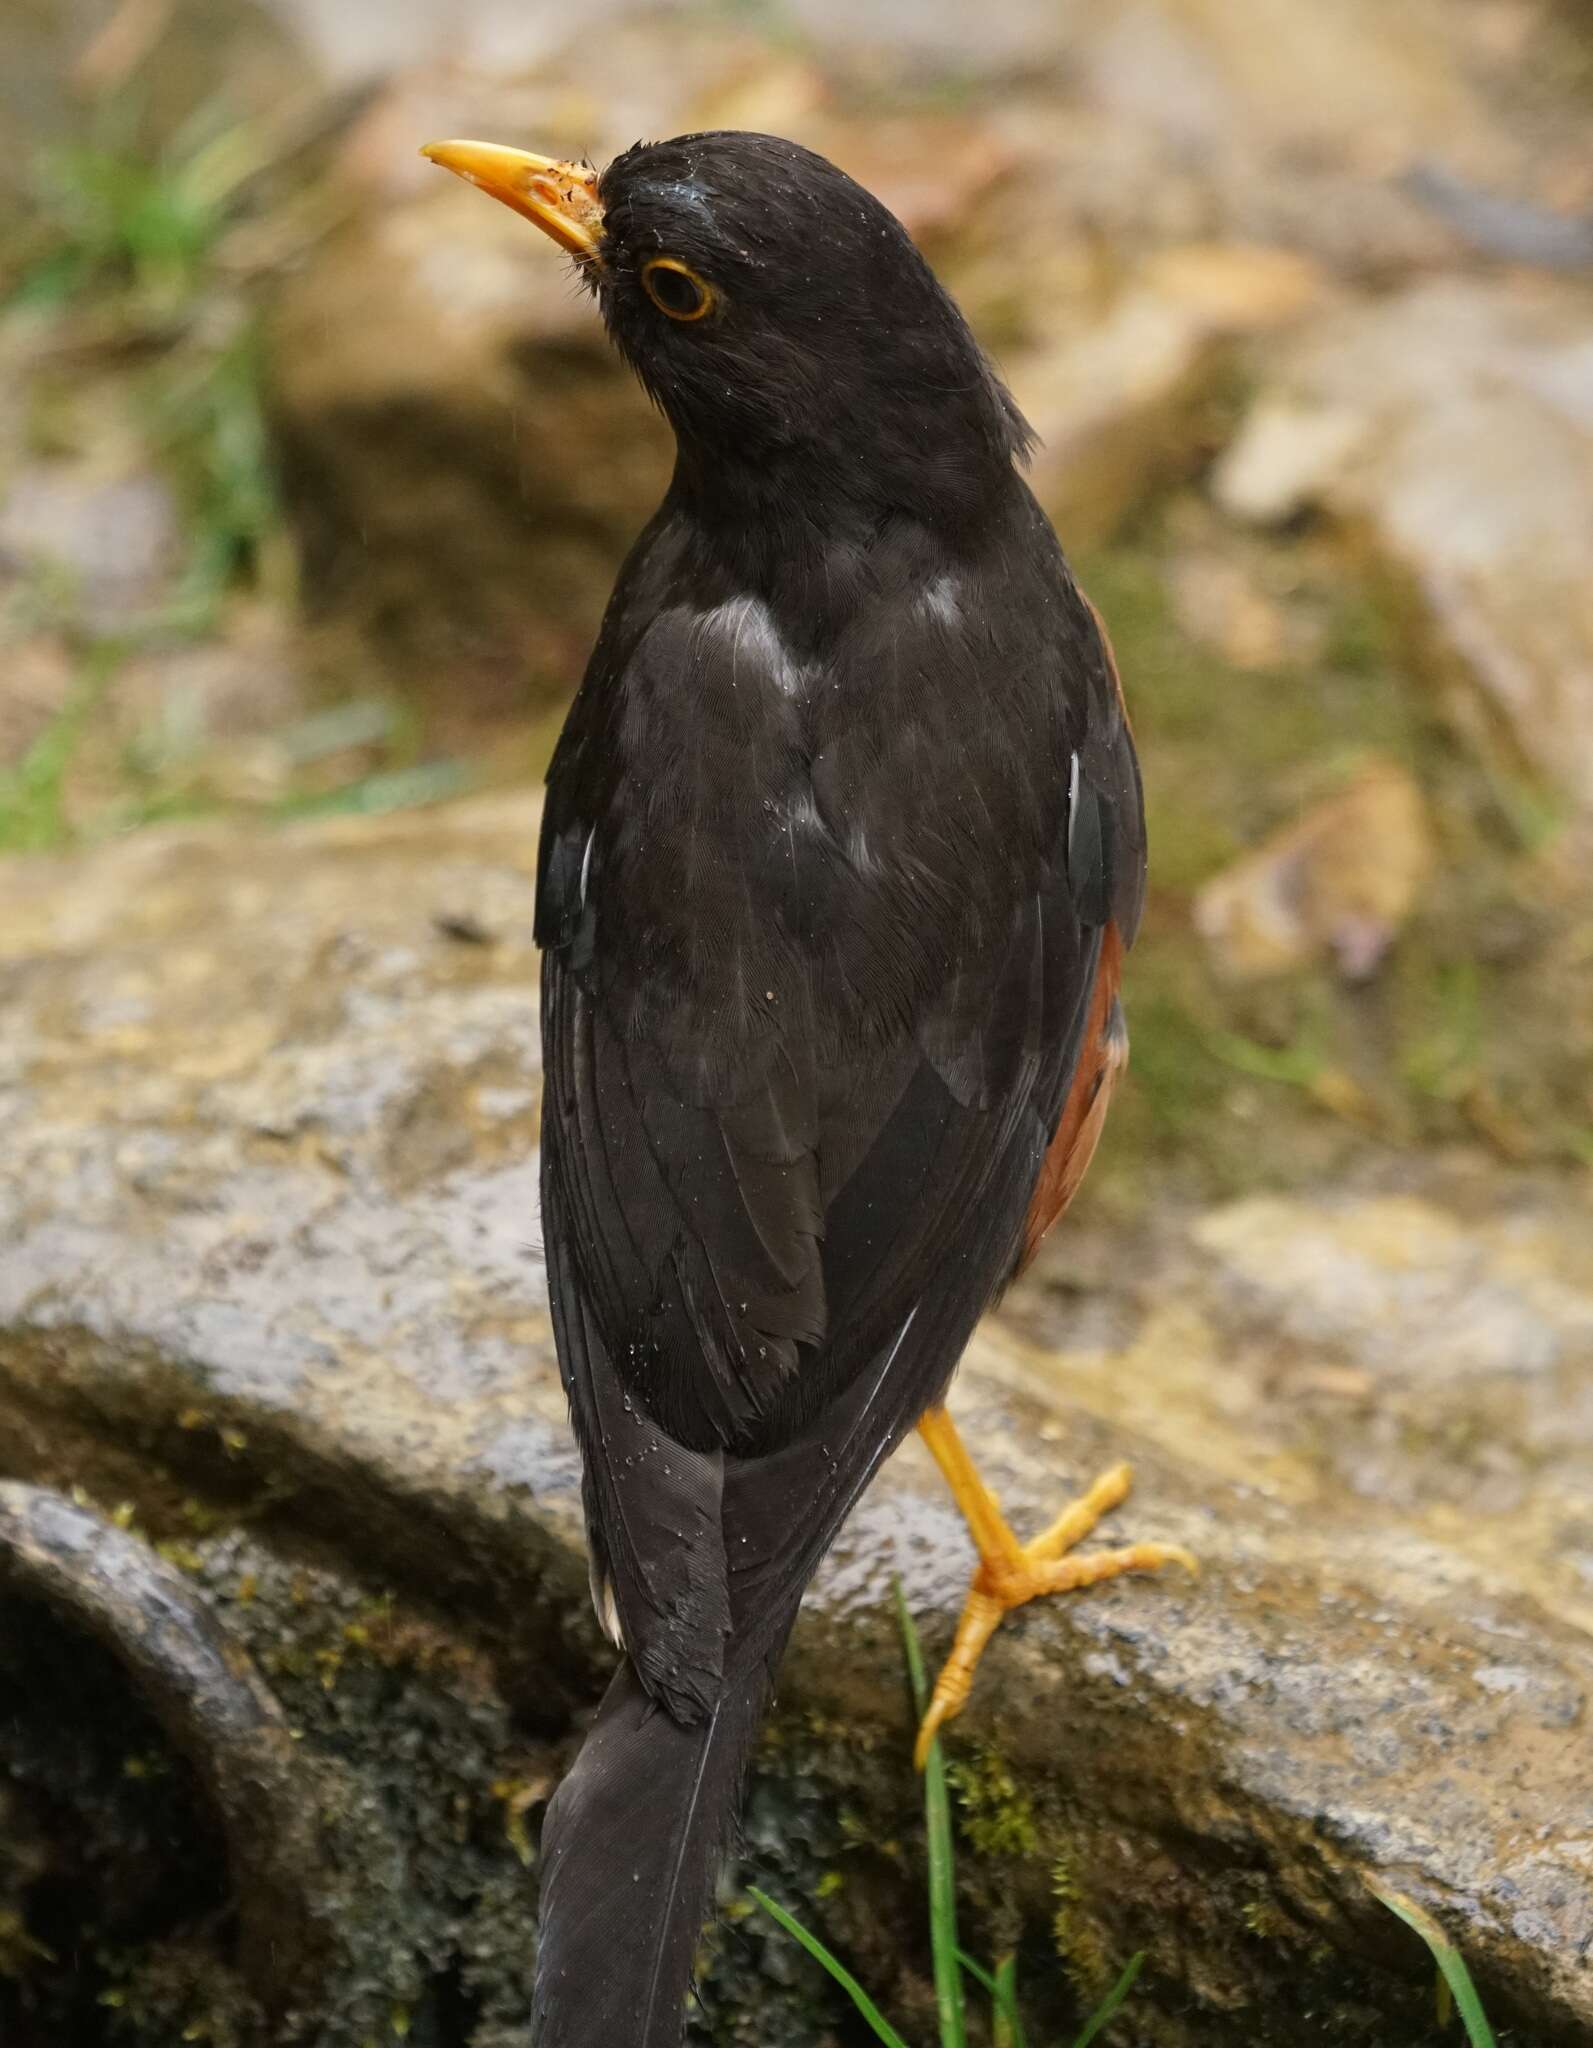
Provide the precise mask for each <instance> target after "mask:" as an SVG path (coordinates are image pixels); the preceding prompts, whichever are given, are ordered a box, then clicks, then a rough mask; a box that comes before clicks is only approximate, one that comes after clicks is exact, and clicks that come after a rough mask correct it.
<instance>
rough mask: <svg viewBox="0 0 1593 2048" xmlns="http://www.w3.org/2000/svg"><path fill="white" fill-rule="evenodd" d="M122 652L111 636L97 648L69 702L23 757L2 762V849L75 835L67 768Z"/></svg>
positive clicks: (38, 848)
mask: <svg viewBox="0 0 1593 2048" xmlns="http://www.w3.org/2000/svg"><path fill="white" fill-rule="evenodd" d="M122 658H123V650H122V649H121V648H120V647H117V646H114V645H112V644H111V643H109V642H105V643H101V644H100V645H99V646H98V647H96V648H94V649H93V650H92V651H91V652H90V653H89V654H88V655H87V656H86V657H85V658H84V659H83V660H82V662H81V663H80V665H79V668H78V673H77V677H76V680H75V681H74V683H73V686H72V689H71V692H70V694H69V695H68V697H67V700H66V702H65V703H64V704H63V705H62V707H61V709H60V710H59V711H58V712H57V713H56V714H55V716H54V718H52V719H51V720H50V723H49V724H48V725H47V726H46V727H45V729H44V731H43V732H41V733H40V734H39V737H38V738H37V739H36V740H35V741H34V742H33V744H32V746H31V747H29V748H28V750H27V752H26V753H25V754H24V755H23V757H22V759H21V761H20V762H18V764H17V765H16V767H14V768H6V767H3V766H0V853H47V852H49V851H51V849H53V848H54V847H57V846H60V845H61V844H62V843H63V842H64V841H65V840H66V839H67V838H68V837H69V833H68V830H67V822H66V809H65V790H66V776H67V771H68V769H69V768H70V767H71V765H72V760H73V757H74V755H75V754H76V752H77V749H78V745H79V743H80V741H81V740H82V737H83V734H84V732H85V730H86V729H87V727H88V724H89V721H90V720H91V719H92V717H93V715H94V712H95V710H96V709H97V707H98V706H99V704H100V703H101V701H102V700H103V698H104V696H105V692H106V691H107V690H108V689H109V688H110V685H111V681H112V679H113V677H114V676H115V674H116V671H117V669H118V668H119V667H120V665H121V662H122Z"/></svg>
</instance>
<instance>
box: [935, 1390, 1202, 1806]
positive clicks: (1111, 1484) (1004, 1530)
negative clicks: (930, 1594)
mask: <svg viewBox="0 0 1593 2048" xmlns="http://www.w3.org/2000/svg"><path fill="white" fill-rule="evenodd" d="M918 1433H919V1435H920V1436H921V1437H922V1438H923V1439H924V1442H925V1443H926V1444H928V1446H929V1448H930V1450H931V1452H932V1453H933V1455H934V1459H935V1463H936V1464H937V1465H938V1466H939V1467H940V1470H941V1473H942V1476H943V1477H944V1479H945V1481H946V1484H947V1485H948V1486H949V1487H950V1488H951V1492H952V1498H953V1499H954V1500H955V1501H956V1503H957V1505H958V1507H960V1508H961V1509H962V1512H963V1519H964V1520H965V1521H966V1522H967V1524H968V1533H969V1535H970V1536H972V1538H973V1540H974V1548H975V1549H976V1550H977V1551H978V1552H979V1567H978V1569H977V1570H976V1571H975V1573H974V1575H973V1584H972V1585H971V1586H970V1587H969V1589H968V1598H967V1600H966V1601H965V1602H964V1604H963V1610H962V1619H961V1620H960V1621H959V1622H958V1624H957V1636H956V1640H955V1642H954V1643H953V1644H952V1649H951V1655H950V1656H949V1657H948V1658H947V1659H946V1662H945V1666H944V1668H943V1669H942V1671H941V1674H940V1676H939V1678H938V1679H937V1680H936V1681H935V1691H934V1696H933V1698H932V1699H931V1700H930V1703H929V1712H928V1713H927V1714H926V1715H925V1716H924V1720H923V1725H922V1727H921V1728H920V1729H919V1731H918V1746H917V1748H916V1749H915V1750H914V1752H913V1761H914V1763H915V1764H916V1765H917V1766H918V1768H919V1769H920V1770H922V1769H923V1768H924V1765H925V1763H926V1762H927V1761H928V1758H929V1745H930V1743H931V1742H932V1741H933V1740H934V1737H935V1731H936V1729H937V1728H939V1727H940V1726H941V1724H942V1723H943V1722H946V1721H949V1720H951V1718H952V1717H953V1715H955V1714H959V1713H961V1711H962V1709H963V1705H964V1703H965V1701H966V1700H967V1698H968V1694H969V1692H970V1691H971V1690H972V1687H973V1678H974V1672H975V1670H976V1669H977V1667H978V1663H979V1659H980V1657H981V1655H982V1654H983V1652H984V1647H985V1645H986V1643H988V1642H989V1640H990V1638H991V1637H992V1636H993V1635H994V1634H995V1632H996V1630H997V1628H998V1627H999V1626H1000V1624H1001V1619H1002V1616H1003V1615H1005V1614H1009V1613H1010V1612H1011V1611H1012V1609H1013V1608H1014V1607H1022V1606H1023V1605H1024V1603H1025V1602H1026V1601H1029V1600H1035V1599H1038V1598H1039V1597H1040V1595H1041V1594H1043V1593H1071V1592H1074V1591H1075V1590H1077V1588H1079V1587H1081V1586H1094V1585H1097V1584H1099V1582H1100V1581H1101V1580H1102V1579H1115V1578H1117V1577H1118V1576H1119V1575H1120V1574H1121V1573H1123V1572H1154V1571H1160V1570H1161V1568H1162V1566H1163V1565H1166V1564H1181V1565H1182V1566H1183V1567H1184V1569H1185V1570H1186V1571H1189V1572H1193V1571H1196V1570H1198V1567H1197V1565H1196V1563H1195V1560H1194V1558H1193V1557H1191V1556H1190V1554H1189V1552H1188V1551H1187V1550H1185V1549H1183V1548H1182V1547H1181V1546H1180V1545H1179V1544H1176V1543H1134V1544H1130V1545H1129V1546H1128V1547H1127V1548H1126V1549H1123V1550H1097V1551H1093V1552H1091V1554H1090V1555H1089V1556H1088V1557H1069V1556H1068V1555H1067V1552H1068V1551H1070V1550H1071V1549H1072V1548H1073V1547H1074V1545H1075V1544H1077V1543H1080V1542H1082V1541H1083V1539H1084V1538H1085V1537H1086V1536H1088V1535H1089V1533H1090V1531H1091V1530H1092V1529H1093V1528H1094V1527H1095V1525H1096V1523H1097V1522H1099V1521H1100V1519H1101V1517H1102V1516H1103V1515H1109V1514H1110V1513H1111V1512H1112V1510H1113V1508H1115V1507H1118V1506H1120V1505H1121V1503H1122V1502H1123V1501H1124V1500H1125V1499H1126V1498H1127V1497H1128V1490H1129V1486H1130V1484H1131V1483H1132V1475H1131V1474H1130V1472H1129V1468H1128V1467H1127V1466H1126V1465H1114V1466H1113V1467H1112V1469H1111V1471H1110V1472H1103V1473H1102V1474H1101V1476H1100V1478H1099V1479H1097V1480H1096V1482H1095V1484H1094V1485H1093V1486H1092V1487H1091V1488H1090V1489H1089V1491H1088V1492H1087V1493H1085V1494H1083V1495H1081V1496H1080V1498H1079V1499H1078V1500H1076V1501H1073V1502H1072V1503H1071V1504H1070V1505H1069V1506H1068V1507H1066V1508H1064V1509H1063V1510H1062V1513H1061V1514H1060V1515H1058V1516H1057V1518H1056V1520H1055V1521H1054V1522H1053V1523H1052V1524H1051V1526H1050V1528H1049V1529H1047V1530H1045V1532H1044V1533H1043V1534H1042V1535H1039V1536H1036V1537H1035V1538H1034V1540H1033V1542H1031V1543H1020V1542H1019V1541H1018V1539H1017V1537H1016V1536H1015V1535H1014V1534H1013V1533H1012V1530H1011V1529H1010V1528H1009V1527H1008V1525H1007V1522H1006V1518H1005V1517H1004V1516H1003V1514H1002V1512H1001V1508H1000V1505H999V1503H998V1502H997V1500H996V1497H995V1495H994V1494H993V1493H992V1492H991V1491H990V1489H989V1488H988V1487H987V1486H986V1485H985V1483H984V1481H983V1480H982V1479H981V1478H980V1476H979V1469H978V1467H977V1466H976V1465H975V1464H974V1461H973V1459H972V1458H971V1457H970V1456H969V1454H968V1446H967V1445H966V1444H965V1443H964V1442H963V1440H962V1438H961V1436H960V1435H959V1434H958V1432H957V1426H956V1424H955V1423H954V1422H953V1421H952V1419H951V1417H950V1416H949V1415H948V1414H947V1413H946V1411H945V1409H944V1408H932V1409H931V1410H930V1411H929V1413H928V1414H927V1415H926V1416H925V1417H924V1419H923V1421H922V1422H920V1423H919V1425H918Z"/></svg>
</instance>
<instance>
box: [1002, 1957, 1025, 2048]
mask: <svg viewBox="0 0 1593 2048" xmlns="http://www.w3.org/2000/svg"><path fill="white" fill-rule="evenodd" d="M996 2009H997V2014H998V2019H997V2029H996V2031H997V2042H996V2048H1029V2044H1028V2043H1027V2042H1026V2041H1025V2040H1024V2038H1023V2020H1022V2018H1021V2017H1020V2015H1019V2012H1018V1959H1017V1957H1016V1956H1003V1957H1002V1958H1001V1961H1000V1962H999V1963H997V1965H996ZM1003 2032H1005V2034H1006V2037H1007V2038H1006V2040H1005V2041H1002V2040H1001V2039H1000V2035H1001V2034H1002V2033H1003Z"/></svg>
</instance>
